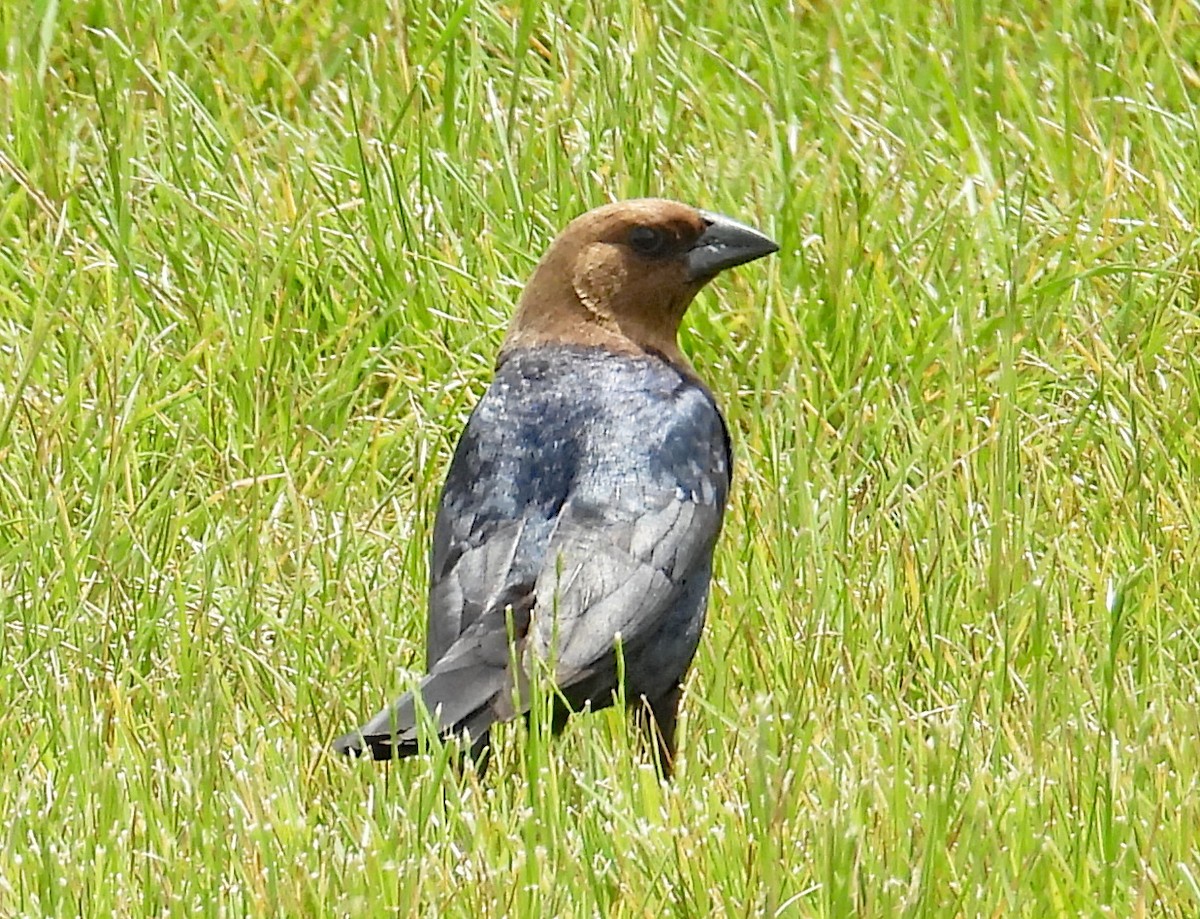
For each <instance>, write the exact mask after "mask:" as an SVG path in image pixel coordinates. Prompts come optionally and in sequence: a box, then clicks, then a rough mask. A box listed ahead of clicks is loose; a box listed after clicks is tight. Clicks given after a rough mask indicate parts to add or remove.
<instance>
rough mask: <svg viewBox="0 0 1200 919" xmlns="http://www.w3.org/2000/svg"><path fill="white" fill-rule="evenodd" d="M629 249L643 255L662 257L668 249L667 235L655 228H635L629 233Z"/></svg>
mask: <svg viewBox="0 0 1200 919" xmlns="http://www.w3.org/2000/svg"><path fill="white" fill-rule="evenodd" d="M629 247H630V248H631V249H633V251H634V252H637V253H640V254H641V255H661V254H662V251H663V250H664V249H665V248H666V247H667V234H665V233H664V232H662V230H656V229H654V227H644V226H638V227H634V228H633V229H632V230H630V231H629Z"/></svg>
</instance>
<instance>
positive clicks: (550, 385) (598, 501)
mask: <svg viewBox="0 0 1200 919" xmlns="http://www.w3.org/2000/svg"><path fill="white" fill-rule="evenodd" d="M729 477H730V450H729V440H728V435H727V432H726V430H725V425H724V421H723V420H722V418H721V415H720V412H719V411H718V409H717V407H716V404H715V402H714V401H713V398H712V396H711V394H710V393H709V392H708V391H707V390H706V389H705V388H704V387H703V386H702V385H701V384H699V383H698V382H696V381H695V379H694V378H693V377H692V376H691V375H690V374H688V373H685V372H683V371H681V370H680V369H678V368H676V367H675V366H673V365H671V364H670V363H668V362H667V361H665V360H662V359H660V358H658V357H656V356H653V355H649V356H646V355H629V354H621V353H614V352H612V351H608V350H604V349H599V348H586V347H579V346H574V345H550V346H542V347H537V348H529V349H522V350H518V351H514V352H511V353H509V354H508V355H507V356H506V359H505V361H504V362H503V363H502V364H501V366H500V367H499V368H498V370H497V373H496V377H495V380H494V381H493V383H492V385H491V386H490V388H489V389H488V391H487V393H486V394H485V395H484V397H483V398H482V399H481V400H480V402H479V404H478V405H477V406H476V408H475V410H474V412H473V413H472V415H471V418H470V421H469V422H468V424H467V427H466V429H465V430H464V432H463V435H462V438H461V439H460V441H459V444H458V447H457V448H456V450H455V454H454V460H453V462H452V464H451V467H450V471H449V474H448V476H447V479H446V484H445V487H444V489H443V492H442V497H441V502H440V504H439V508H438V514H437V520H436V523H435V528H434V540H433V549H432V554H431V573H430V575H431V585H430V602H429V633H428V636H429V637H428V645H427V651H428V664H429V667H430V669H433V666H434V665H435V664H436V663H437V661H439V660H440V659H441V658H442V657H443V656H444V655H445V654H446V652H447V651H448V650H449V648H450V647H451V645H453V644H454V642H455V641H457V640H458V638H459V637H460V636H461V635H462V634H463V633H464V632H466V631H467V630H468V629H469V628H470V627H471V626H472V625H473V624H474V623H475V622H477V621H478V619H479V618H480V616H482V615H483V614H484V613H485V612H487V611H489V610H495V609H496V608H497V606H501V607H502V606H505V605H508V606H513V607H520V605H521V603H522V600H523V599H526V600H527V601H528V603H529V604H530V605H532V603H533V602H534V601H535V600H536V598H535V597H533V596H532V592H533V591H534V588H535V585H536V583H537V580H538V577H539V575H540V574H541V573H542V569H543V568H544V567H545V566H546V565H547V564H548V560H547V548H548V546H549V545H550V541H551V539H552V537H553V535H554V533H555V531H556V528H557V526H558V524H559V523H560V518H561V516H562V514H563V509H564V506H566V505H567V503H568V502H570V505H571V509H572V517H573V519H574V520H576V521H578V520H579V519H584V518H586V517H587V515H589V514H590V515H594V517H595V520H596V523H597V524H598V527H597V529H599V530H603V532H604V533H605V538H607V539H612V538H616V539H618V540H620V539H622V538H624V539H625V540H626V541H627V544H626V545H625V546H624V547H623V548H625V549H628V548H629V544H628V541H629V540H632V539H634V538H635V535H636V534H637V533H638V522H639V521H640V520H642V519H643V518H644V517H645V515H646V514H647V512H650V511H654V510H656V509H661V508H662V507H663V506H664V503H665V502H667V501H670V500H672V499H675V500H679V499H680V498H683V499H684V500H685V501H690V502H693V503H695V504H698V505H703V506H707V507H709V508H711V509H713V510H714V511H715V512H716V513H715V516H712V515H710V516H709V517H707V518H705V520H706V523H704V524H703V529H704V530H705V532H699V533H698V534H697V537H698V538H699V539H700V540H701V541H702V542H704V543H705V544H706V547H705V551H704V552H703V556H704V560H705V561H707V557H708V555H709V554H710V553H711V547H712V543H713V542H714V541H715V539H716V536H717V532H718V531H719V528H720V519H721V512H722V511H723V508H724V505H725V499H726V496H727V494H728V489H729ZM707 521H712V522H707ZM697 522H698V523H699V522H700V521H699V520H698V521H697ZM622 524H625V525H624V526H623V525H622ZM642 536H643V538H644V534H642Z"/></svg>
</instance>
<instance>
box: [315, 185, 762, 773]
mask: <svg viewBox="0 0 1200 919" xmlns="http://www.w3.org/2000/svg"><path fill="white" fill-rule="evenodd" d="M778 248H779V247H778V246H777V245H776V244H775V243H774V242H772V241H771V240H770V239H768V238H767V237H766V236H764V235H763V234H761V233H759V232H758V231H757V230H754V229H751V228H750V227H747V226H743V225H742V224H740V223H737V222H735V221H733V220H730V219H729V218H727V217H721V216H719V215H717V214H711V213H707V212H705V211H699V210H695V209H694V208H691V207H688V206H686V205H684V204H679V203H676V202H674V201H665V200H660V199H649V198H648V199H641V200H634V201H624V202H620V203H616V204H610V205H606V206H604V207H600V208H597V209H596V210H593V211H590V212H589V213H586V214H584V215H583V216H581V217H579V218H577V219H576V220H574V221H572V222H571V223H570V224H569V225H568V226H567V228H566V229H565V230H564V231H563V232H562V234H561V235H560V236H559V237H558V238H557V239H556V240H555V241H554V242H553V244H552V245H551V246H550V249H549V251H547V252H546V254H545V256H544V257H543V258H542V260H541V262H540V263H539V264H538V266H537V268H536V269H535V270H534V272H533V277H532V278H531V279H530V281H529V283H528V285H527V286H526V287H525V290H524V292H523V294H522V295H521V299H520V303H519V304H518V307H517V312H516V316H515V318H514V319H513V321H512V325H511V327H510V329H509V332H508V337H507V338H506V340H505V342H504V345H503V347H502V348H501V350H500V358H499V361H498V362H497V366H496V375H495V379H494V380H493V382H492V385H491V387H490V388H489V389H488V391H487V392H486V393H485V394H484V396H483V398H482V399H481V400H480V402H479V404H478V405H477V406H476V407H475V410H474V411H473V412H472V414H471V417H470V420H469V421H468V422H467V427H466V430H465V431H464V432H463V435H462V438H461V439H460V441H459V443H458V447H457V449H456V450H455V452H454V459H453V461H452V462H451V464H450V472H449V474H448V476H447V478H446V484H445V487H444V489H443V491H442V497H441V502H440V504H439V506H438V513H437V519H436V522H435V524H434V531H433V551H432V555H431V560H430V561H431V569H432V571H431V583H430V589H429V634H428V642H427V651H428V667H429V675H428V676H426V677H425V679H424V680H423V681H422V682H421V684H420V686H419V689H418V692H419V694H420V697H421V701H422V703H423V704H424V706H425V708H426V710H427V711H428V712H429V713H430V715H431V717H432V718H433V719H434V721H433V723H434V724H436V726H437V729H438V731H439V732H440V734H441V735H442V736H443V737H449V736H454V735H459V736H461V735H469V737H470V738H471V744H472V748H473V751H474V752H475V753H476V754H481V753H482V752H483V751H484V750H485V749H486V745H487V740H488V731H489V729H490V728H491V726H492V725H493V724H495V723H497V722H500V721H506V720H508V719H511V718H514V717H517V716H519V715H522V714H525V713H527V712H528V708H529V696H530V692H529V679H530V673H531V672H532V668H533V667H535V666H544V667H545V668H546V672H548V675H549V677H550V679H551V681H552V683H553V685H554V687H555V688H556V704H557V711H556V716H555V726H556V727H561V725H562V723H564V722H565V720H566V717H567V715H568V714H570V713H571V712H573V711H578V710H579V709H581V708H583V707H585V706H590V707H591V708H592V709H593V710H594V709H600V708H604V707H606V706H609V705H611V704H613V702H614V701H615V698H616V691H617V689H618V678H619V671H620V669H621V668H620V666H619V664H618V655H623V661H624V668H623V672H624V680H625V686H624V690H625V698H626V699H627V700H628V702H629V704H630V705H631V706H637V707H638V709H639V710H641V711H642V712H643V713H644V714H648V716H649V717H648V718H646V719H645V723H646V724H647V725H648V726H649V728H650V730H651V733H652V736H653V739H654V742H655V743H656V744H657V751H658V755H659V762H660V766H661V768H662V769H663V770H664V772H665V773H668V774H669V772H670V768H671V761H672V758H673V756H674V752H675V718H676V709H677V706H678V703H679V695H680V686H681V681H682V679H683V676H684V674H685V673H686V671H687V668H688V666H689V665H690V664H691V661H692V658H693V656H694V655H695V653H696V647H697V645H698V643H699V640H700V630H701V627H702V626H703V623H704V614H705V607H706V605H707V600H708V584H709V579H710V577H711V574H712V555H713V546H714V544H715V543H716V540H717V534H718V533H719V532H720V530H721V519H722V517H723V515H724V511H725V500H726V496H727V495H728V493H729V484H730V465H731V453H730V445H729V434H728V431H727V430H726V427H725V422H724V420H723V419H722V417H721V412H720V410H719V409H718V407H717V404H716V401H715V400H714V399H713V395H712V393H711V392H710V391H709V390H708V388H707V387H706V386H705V385H704V383H702V382H701V381H700V379H699V377H698V376H697V375H696V371H695V370H694V369H693V368H692V366H691V364H690V363H689V362H688V360H687V358H686V357H684V355H683V353H682V352H681V351H680V350H679V345H678V343H677V341H676V336H677V333H678V330H679V323H680V320H681V319H682V318H683V314H684V311H685V310H686V309H687V307H688V304H689V303H691V301H692V299H693V298H694V297H695V296H696V294H697V292H698V291H699V290H700V288H702V287H703V286H704V285H705V284H707V283H708V282H709V281H711V280H712V279H713V278H714V277H715V276H716V275H717V274H718V273H719V272H721V271H723V270H724V269H726V268H731V267H733V266H735V265H741V264H743V263H745V262H749V261H752V260H754V259H757V258H762V257H763V256H765V255H769V254H770V253H772V252H775V251H776V250H777V249H778ZM417 737H418V716H417V712H416V699H415V698H414V695H413V694H412V693H407V694H405V695H403V696H401V697H400V699H398V700H397V701H396V702H395V703H394V704H392V705H390V706H388V707H387V708H386V709H384V710H383V711H382V712H380V713H379V714H378V715H376V716H375V717H374V718H372V719H371V720H370V721H368V722H367V723H366V724H365V725H363V726H362V727H360V728H359V729H358V730H356V731H352V732H351V733H349V734H346V735H345V736H343V737H341V738H339V739H338V740H337V741H335V742H334V749H336V750H338V751H340V752H344V753H361V752H362V751H363V750H364V748H369V749H370V751H371V753H372V755H373V756H374V757H375V758H376V759H389V758H392V757H395V756H407V755H411V754H413V753H415V752H416V751H417Z"/></svg>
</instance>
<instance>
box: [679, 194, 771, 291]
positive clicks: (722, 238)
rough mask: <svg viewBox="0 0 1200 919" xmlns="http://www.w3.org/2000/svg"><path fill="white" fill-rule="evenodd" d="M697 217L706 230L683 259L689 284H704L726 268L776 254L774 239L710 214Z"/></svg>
mask: <svg viewBox="0 0 1200 919" xmlns="http://www.w3.org/2000/svg"><path fill="white" fill-rule="evenodd" d="M700 216H701V217H703V218H704V222H705V224H707V227H706V229H705V230H704V233H703V235H701V237H700V238H699V239H698V240H696V245H694V246H693V247H692V248H691V249H689V250H688V252H687V254H686V255H685V256H684V258H685V260H686V261H687V275H688V280H689V281H700V280H704V281H707V280H710V279H711V278H713V277H714V276H716V275H717V274H719V273H720V272H722V271H724V270H725V269H726V268H733V267H734V266H735V265H744V264H746V262H752V261H754V260H755V259H756V258H762V257H763V256H764V255H770V254H771V253H772V252H778V251H779V245H778V244H777V243H776V242H775V241H774V240H772V239H771V238H770V237H769V236H764V235H763V234H762V233H760V232H759V231H758V230H756V229H754V227H748V226H746V225H745V224H744V223H738V222H737V221H736V220H731V219H730V218H728V217H722V216H721V215H720V214H714V213H712V212H710V211H701V212H700Z"/></svg>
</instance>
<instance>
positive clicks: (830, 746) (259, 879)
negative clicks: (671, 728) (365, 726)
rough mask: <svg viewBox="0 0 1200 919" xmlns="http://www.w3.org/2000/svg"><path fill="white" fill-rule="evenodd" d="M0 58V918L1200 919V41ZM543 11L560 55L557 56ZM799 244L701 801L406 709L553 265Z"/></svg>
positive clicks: (681, 7)
mask: <svg viewBox="0 0 1200 919" xmlns="http://www.w3.org/2000/svg"><path fill="white" fill-rule="evenodd" d="M434 6H435V7H436V8H435V9H433V10H427V9H423V8H421V7H420V6H419V5H417V6H416V7H414V8H409V5H408V4H406V3H403V2H393V3H390V4H384V3H374V2H368V0H351V2H346V3H343V4H339V5H335V4H333V3H331V2H329V0H312V2H298V3H292V4H257V3H249V2H244V0H227V2H226V0H222V2H211V0H209V2H206V0H174V2H172V0H145V2H136V3H135V2H132V0H115V2H100V0H92V2H81V3H69V2H68V3H58V2H55V0H34V2H31V3H5V4H0V39H2V40H0V124H3V126H4V127H3V131H2V132H0V134H2V136H0V761H2V762H3V763H4V766H3V768H2V769H0V916H5V917H7V916H43V915H47V916H50V915H55V916H60V915H61V916H76V915H83V916H89V917H93V916H96V917H98V916H107V915H114V916H146V917H149V916H199V915H204V916H209V915H212V916H229V917H236V916H262V915H280V916H282V915H287V916H310V915H311V916H325V915H329V916H361V915H388V914H399V915H413V914H427V915H446V916H464V917H467V916H480V915H495V916H499V915H510V916H589V917H590V916H596V915H606V916H661V915H671V916H708V915H725V914H730V915H767V916H771V915H780V916H826V917H841V916H1030V917H1043V916H1092V915H1105V914H1106V915H1112V916H1118V917H1123V916H1140V915H1156V916H1159V915H1162V916H1173V915H1177V916H1196V915H1197V914H1200V714H1198V712H1200V602H1198V600H1197V597H1198V596H1200V540H1198V539H1197V535H1196V533H1197V528H1198V527H1200V435H1198V433H1197V425H1198V424H1200V358H1197V356H1196V354H1195V352H1196V350H1197V348H1198V347H1200V338H1198V336H1200V310H1198V301H1200V231H1198V229H1197V224H1198V222H1200V124H1198V123H1200V6H1198V5H1197V3H1196V0H1175V2H1169V0H1168V2H1161V3H1155V4H1151V3H1148V2H1123V0H1111V2H1074V0H1070V2H1065V3H1061V4H1051V3H1032V2H1030V3H986V2H976V3H969V2H959V3H932V4H922V3H914V2H911V0H869V2H868V0H862V2H846V3H812V4H810V3H806V2H803V0H797V2H792V3H786V2H773V0H742V2H727V0H678V2H673V3H664V4H640V3H630V2H621V0H616V2H613V3H610V4H603V3H598V2H567V3H564V4H559V5H558V6H559V7H560V10H561V11H560V12H559V13H557V14H555V13H550V12H547V11H546V9H544V8H543V6H542V5H541V4H534V3H524V4H521V3H513V4H507V5H498V4H491V3H484V2H477V3H472V2H463V3H461V4H459V5H454V4H445V5H442V4H435V5H434ZM552 6H553V5H552ZM645 194H663V195H667V196H670V197H675V198H680V199H682V200H685V201H689V202H692V203H695V204H697V205H700V206H703V207H708V208H711V209H714V210H719V211H722V212H725V213H728V214H730V215H732V216H735V217H739V218H741V219H744V220H747V221H748V222H751V223H755V224H757V225H759V226H761V227H762V228H763V229H765V230H766V231H768V232H770V233H771V234H772V235H774V236H775V238H776V239H778V240H779V242H780V243H781V245H782V251H781V253H780V254H779V255H778V256H776V257H774V258H772V259H769V260H766V261H764V262H762V263H758V264H755V265H752V266H748V267H747V268H745V269H742V270H739V271H736V272H733V273H732V274H731V275H729V276H727V277H725V278H723V279H722V280H720V281H718V282H717V283H716V284H714V285H713V288H712V289H711V290H710V291H708V292H706V293H704V294H702V295H701V297H700V298H699V299H698V301H697V302H696V304H695V306H694V307H693V309H692V312H691V313H690V314H689V317H688V323H687V325H688V327H687V329H686V331H685V333H684V347H685V350H686V351H687V352H688V353H689V354H691V355H692V357H693V359H694V362H695V364H696V366H697V367H698V368H699V370H700V372H701V373H702V375H703V376H705V377H706V379H708V380H709V381H710V382H711V384H712V386H713V388H714V390H715V391H716V392H718V393H719V394H721V398H722V400H723V402H724V405H725V407H726V410H727V414H728V417H729V420H730V425H731V428H732V430H733V434H734V440H735V452H736V456H737V468H736V476H735V478H736V482H735V488H734V494H733V498H732V504H731V507H730V515H729V518H728V522H727V525H726V530H725V534H724V536H723V537H722V542H721V544H720V546H719V548H718V559H717V574H716V579H715V586H714V596H713V603H712V608H711V612H710V625H709V628H708V630H707V633H706V636H705V640H704V643H703V645H702V647H701V651H700V655H699V657H698V659H697V664H696V667H695V668H694V670H693V673H692V675H691V678H690V679H689V683H688V693H687V696H686V699H685V703H684V708H685V712H686V714H685V721H684V724H683V728H682V731H683V737H684V754H683V756H684V758H683V762H682V764H681V768H680V770H679V775H678V778H677V780H676V782H675V783H674V784H673V785H671V786H665V785H661V784H660V783H659V782H658V781H657V779H656V778H655V774H654V772H653V770H652V768H651V767H650V766H649V765H648V763H647V761H646V759H645V758H644V757H643V756H641V755H640V752H639V750H638V749H637V739H636V737H635V736H633V735H631V732H630V731H629V730H628V729H627V726H626V724H625V722H624V721H623V720H622V718H621V717H620V716H619V715H617V714H612V713H606V714H604V715H600V716H596V717H592V718H589V719H581V720H578V721H577V722H576V723H574V724H573V725H572V727H571V729H570V730H569V731H568V733H567V734H566V736H564V737H563V738H561V739H559V740H557V741H553V740H550V739H547V738H546V737H545V736H544V733H543V732H540V731H539V730H536V729H533V730H529V731H527V730H525V729H523V728H522V729H518V728H515V727H513V728H508V729H506V730H504V731H503V732H501V736H500V740H499V744H498V749H497V754H496V757H495V759H494V760H493V766H494V768H493V769H491V770H490V771H489V772H488V774H487V775H486V776H484V777H483V778H482V779H480V778H478V777H477V776H475V775H474V774H473V773H469V774H468V775H466V776H462V777H460V776H458V775H457V774H456V773H455V770H454V769H453V768H452V767H451V766H450V764H449V760H448V756H447V755H446V754H445V753H444V752H443V753H442V754H441V755H437V756H431V757H429V758H426V759H423V760H415V761H409V762H405V763H402V764H398V765H394V766H391V767H382V766H377V765H374V764H371V763H356V762H347V761H344V760H341V759H336V758H333V757H331V756H330V755H328V754H327V753H326V752H325V747H326V744H327V742H328V741H329V740H330V739H331V738H332V737H333V736H335V735H336V734H338V733H340V732H342V731H344V730H347V729H348V728H350V727H351V726H353V725H354V724H356V723H357V722H358V721H359V720H360V719H361V718H362V717H363V716H364V715H366V714H368V713H370V712H372V711H374V710H375V709H376V708H377V706H378V705H379V704H380V703H381V702H382V701H383V700H384V699H385V698H387V697H390V696H391V695H393V694H394V693H395V692H396V690H397V689H398V688H399V687H401V686H402V685H404V683H405V681H406V679H407V676H406V673H405V671H406V670H409V669H413V668H419V667H420V666H421V665H422V652H421V649H422V643H423V635H424V609H423V600H424V590H425V583H426V570H425V553H426V546H427V544H428V540H429V535H430V533H429V531H430V526H431V522H432V513H433V508H434V502H435V500H436V496H437V490H438V487H439V485H440V482H441V477H442V474H443V470H444V468H445V465H446V463H447V461H448V458H449V454H450V450H451V448H452V446H453V443H454V440H455V438H456V436H457V433H458V431H459V430H460V429H461V426H462V424H463V422H464V419H465V417H466V414H467V412H468V411H469V409H470V407H471V405H472V404H473V402H474V400H475V399H476V398H477V397H478V396H479V394H480V393H481V392H482V390H483V388H484V387H485V386H486V384H487V381H488V378H489V375H490V368H491V362H492V360H493V357H494V354H495V351H496V348H497V346H498V344H499V341H500V339H501V337H502V335H503V330H504V327H505V324H506V321H507V318H508V316H509V314H510V311H511V308H512V304H513V302H514V300H515V297H516V295H517V293H518V291H519V289H520V286H521V284H522V281H523V279H524V278H525V277H526V276H527V275H528V273H529V271H530V269H531V267H532V265H533V264H534V261H535V260H536V258H537V256H538V255H539V254H540V253H541V251H542V250H543V248H544V246H545V245H546V243H547V242H548V240H549V239H550V238H551V237H552V236H553V235H554V233H555V231H556V228H558V227H560V226H561V225H562V224H564V223H565V222H566V221H567V219H568V218H569V217H571V216H573V215H575V214H577V213H579V212H581V211H582V210H585V209H586V208H588V207H590V206H593V205H596V204H599V203H602V202H604V201H607V200H609V199H611V198H615V197H626V196H637V195H645Z"/></svg>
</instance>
